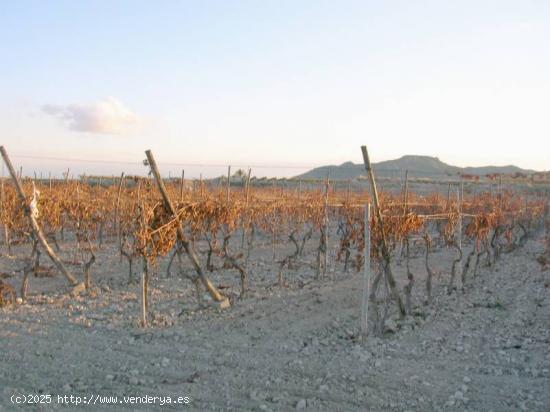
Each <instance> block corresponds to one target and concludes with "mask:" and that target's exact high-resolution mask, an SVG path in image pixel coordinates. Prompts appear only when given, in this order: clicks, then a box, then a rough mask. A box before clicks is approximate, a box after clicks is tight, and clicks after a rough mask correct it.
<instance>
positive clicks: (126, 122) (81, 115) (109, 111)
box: [42, 97, 141, 135]
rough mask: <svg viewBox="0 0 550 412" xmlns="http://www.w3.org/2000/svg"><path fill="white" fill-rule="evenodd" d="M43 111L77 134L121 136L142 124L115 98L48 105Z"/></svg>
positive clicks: (43, 107)
mask: <svg viewBox="0 0 550 412" xmlns="http://www.w3.org/2000/svg"><path fill="white" fill-rule="evenodd" d="M42 111H43V112H44V113H46V114H48V115H50V116H53V117H56V118H57V119H59V120H60V121H61V122H62V123H63V124H64V125H66V126H67V127H68V128H69V129H70V130H74V131H77V132H88V133H103V134H118V135H120V134H125V133H128V132H130V131H132V130H134V129H136V128H137V127H138V126H139V124H140V122H141V119H140V118H139V116H137V115H136V114H135V113H133V112H132V111H131V110H129V109H128V108H126V107H125V106H124V105H123V104H122V103H121V102H120V101H118V100H117V99H115V98H114V97H108V98H107V99H104V100H101V101H99V102H97V103H94V104H69V105H65V106H61V105H54V104H46V105H44V106H42Z"/></svg>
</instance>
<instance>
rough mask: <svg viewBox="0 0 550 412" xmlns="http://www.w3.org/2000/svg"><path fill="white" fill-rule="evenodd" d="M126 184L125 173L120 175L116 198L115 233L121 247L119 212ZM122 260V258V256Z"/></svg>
mask: <svg viewBox="0 0 550 412" xmlns="http://www.w3.org/2000/svg"><path fill="white" fill-rule="evenodd" d="M123 183H124V172H122V173H121V174H120V180H119V182H118V192H117V196H116V206H115V233H116V238H117V244H118V245H119V246H120V223H119V221H118V220H119V219H118V210H119V207H120V195H121V194H122V185H123ZM121 259H122V256H121Z"/></svg>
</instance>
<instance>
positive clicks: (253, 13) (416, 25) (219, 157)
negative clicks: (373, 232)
mask: <svg viewBox="0 0 550 412" xmlns="http://www.w3.org/2000/svg"><path fill="white" fill-rule="evenodd" d="M0 55H1V56H2V65H1V66H0V91H1V92H0V135H1V136H2V138H1V139H0V140H1V143H2V144H4V145H5V146H6V147H7V149H8V151H9V152H10V153H12V155H13V156H14V162H15V163H17V164H22V165H23V167H24V169H25V171H27V172H28V173H30V171H31V170H37V171H43V172H44V173H47V171H49V170H52V171H54V172H56V173H57V171H59V170H61V169H63V168H64V167H65V165H66V164H67V163H69V162H66V161H53V160H52V161H46V160H35V159H29V158H23V157H20V158H18V157H15V156H38V157H56V158H77V159H108V160H112V161H121V162H131V161H137V162H139V161H140V160H141V159H142V158H143V157H144V155H143V151H144V150H145V149H148V148H151V149H152V150H153V151H154V153H155V154H156V157H157V158H158V161H159V163H160V164H161V165H162V164H167V163H174V165H168V166H166V167H165V168H164V170H165V171H166V172H167V171H168V170H167V169H170V170H172V173H173V174H177V173H179V172H178V169H180V167H179V166H178V165H177V164H178V163H182V164H214V165H218V164H219V165H224V164H233V165H235V164H237V165H243V166H244V165H251V166H252V167H255V166H279V165H281V166H287V168H284V169H278V170H275V169H273V168H265V167H264V168H261V169H260V168H259V167H258V168H257V169H255V170H257V172H256V173H257V174H258V175H264V174H278V175H292V174H294V173H296V172H299V171H302V169H300V167H307V166H313V165H321V164H329V163H330V164H338V163H342V162H344V161H347V160H352V161H354V162H360V161H361V155H360V151H359V146H360V145H361V144H367V145H368V146H369V150H370V151H371V155H372V158H373V160H375V161H377V160H386V159H390V158H395V157H399V156H402V155H404V154H425V155H432V156H438V157H439V158H440V159H442V160H443V161H446V162H448V163H452V164H457V165H461V166H467V165H482V164H489V163H490V164H500V165H503V164H510V163H514V164H517V165H519V166H522V167H527V168H536V169H550V1H547V0H538V1H528V0H517V1H503V0H501V1H483V0H478V1H464V0H463V1H450V0H449V1H443V0H440V1H376V2H375V1H332V2H328V1H238V2H237V1H178V2H176V1H148V2H140V1H107V0H105V1H12V2H8V1H5V0H4V1H2V2H0ZM291 166H292V167H294V166H295V167H296V168H295V169H293V168H288V167H291ZM71 167H72V168H73V170H74V171H75V172H76V171H78V172H79V173H80V172H82V171H88V172H93V173H98V172H104V173H108V174H110V173H118V172H119V171H121V170H127V171H136V172H137V171H140V170H142V169H143V168H142V167H140V166H136V167H132V166H131V165H129V164H126V163H120V164H116V163H113V164H111V163H101V164H99V163H81V164H80V169H78V162H77V163H71ZM186 169H188V170H189V174H190V175H198V173H199V171H202V172H203V173H204V174H205V175H210V174H218V173H219V172H220V171H221V169H222V168H212V167H195V168H191V167H186Z"/></svg>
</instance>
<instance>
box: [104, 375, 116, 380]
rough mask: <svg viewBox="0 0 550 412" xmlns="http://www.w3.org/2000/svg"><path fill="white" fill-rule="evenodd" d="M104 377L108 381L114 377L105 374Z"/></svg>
mask: <svg viewBox="0 0 550 412" xmlns="http://www.w3.org/2000/svg"><path fill="white" fill-rule="evenodd" d="M105 379H107V380H108V381H112V380H114V379H115V377H114V375H107V376H105Z"/></svg>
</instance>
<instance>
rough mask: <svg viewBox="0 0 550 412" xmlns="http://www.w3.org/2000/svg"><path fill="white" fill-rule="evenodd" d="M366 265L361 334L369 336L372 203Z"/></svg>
mask: <svg viewBox="0 0 550 412" xmlns="http://www.w3.org/2000/svg"><path fill="white" fill-rule="evenodd" d="M364 254H365V265H364V269H363V300H362V304H361V335H362V336H363V340H365V339H366V338H367V333H368V330H369V329H368V319H369V281H370V203H367V205H366V206H365V250H364Z"/></svg>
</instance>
